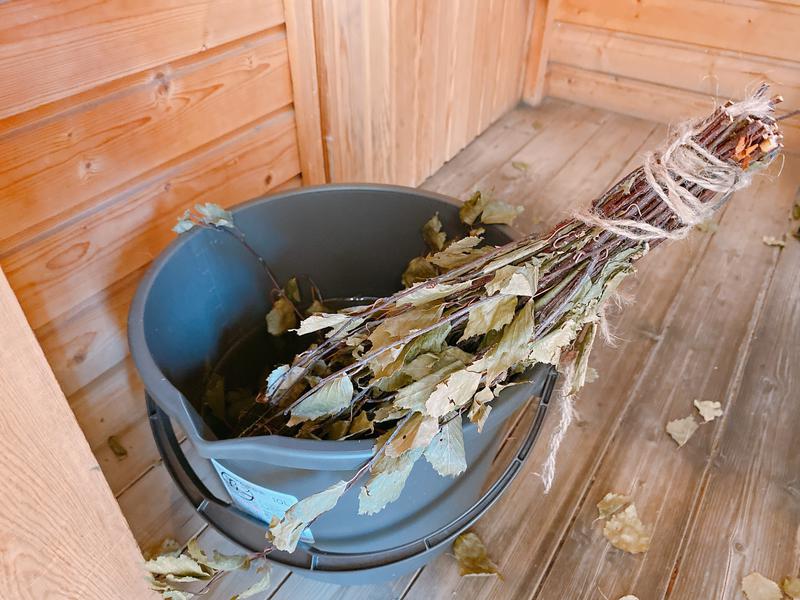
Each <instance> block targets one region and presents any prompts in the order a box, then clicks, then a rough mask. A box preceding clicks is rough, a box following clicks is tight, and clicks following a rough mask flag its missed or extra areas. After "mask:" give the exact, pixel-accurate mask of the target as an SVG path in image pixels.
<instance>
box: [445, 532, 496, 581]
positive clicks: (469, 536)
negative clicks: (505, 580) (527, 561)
mask: <svg viewBox="0 0 800 600" xmlns="http://www.w3.org/2000/svg"><path fill="white" fill-rule="evenodd" d="M453 554H454V555H455V557H456V560H457V561H458V572H459V575H461V576H462V577H465V576H467V575H499V571H498V570H497V565H496V564H494V562H492V559H491V558H489V554H488V553H487V552H486V546H484V545H483V542H482V541H481V538H479V537H478V535H477V534H475V533H472V532H471V531H470V532H467V533H462V534H461V535H459V536H458V537H457V538H456V540H455V541H454V542H453Z"/></svg>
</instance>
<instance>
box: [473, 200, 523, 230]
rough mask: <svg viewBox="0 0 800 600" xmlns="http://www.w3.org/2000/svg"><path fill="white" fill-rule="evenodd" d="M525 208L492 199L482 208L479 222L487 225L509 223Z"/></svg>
mask: <svg viewBox="0 0 800 600" xmlns="http://www.w3.org/2000/svg"><path fill="white" fill-rule="evenodd" d="M524 210H525V209H524V208H523V207H522V206H514V205H513V204H507V203H506V202H500V201H499V200H492V201H491V202H488V203H487V204H486V206H485V207H484V208H483V212H482V213H481V223H485V224H487V225H493V224H501V223H502V224H504V225H511V224H512V223H513V222H514V219H516V218H517V217H518V216H519V215H520V213H522V211H524Z"/></svg>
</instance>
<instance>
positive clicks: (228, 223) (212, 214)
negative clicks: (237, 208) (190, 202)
mask: <svg viewBox="0 0 800 600" xmlns="http://www.w3.org/2000/svg"><path fill="white" fill-rule="evenodd" d="M194 209H195V210H196V211H197V212H198V213H199V214H200V217H201V219H202V221H203V223H206V224H207V225H214V226H216V227H230V228H232V227H233V214H231V212H230V211H228V210H225V209H224V208H222V207H221V206H220V205H219V204H213V203H211V202H206V203H205V204H195V206H194Z"/></svg>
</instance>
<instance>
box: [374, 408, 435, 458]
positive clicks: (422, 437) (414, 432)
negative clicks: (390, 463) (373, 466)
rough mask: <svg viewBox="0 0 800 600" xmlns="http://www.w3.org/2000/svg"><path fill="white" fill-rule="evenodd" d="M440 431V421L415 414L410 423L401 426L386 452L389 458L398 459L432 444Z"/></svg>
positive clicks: (409, 420)
mask: <svg viewBox="0 0 800 600" xmlns="http://www.w3.org/2000/svg"><path fill="white" fill-rule="evenodd" d="M438 431H439V419H437V418H435V417H431V416H428V415H423V414H422V413H414V414H413V415H412V416H411V418H410V419H408V421H406V422H405V423H403V424H402V425H400V427H399V429H398V430H397V434H396V435H395V436H394V439H393V440H392V441H391V442H389V445H388V446H386V448H385V450H384V455H385V456H386V457H388V458H397V457H398V456H400V455H401V454H405V453H406V452H408V451H410V450H414V449H417V448H422V449H423V450H424V449H425V448H427V447H428V444H430V443H431V440H432V439H433V436H435V435H436V433H437V432H438Z"/></svg>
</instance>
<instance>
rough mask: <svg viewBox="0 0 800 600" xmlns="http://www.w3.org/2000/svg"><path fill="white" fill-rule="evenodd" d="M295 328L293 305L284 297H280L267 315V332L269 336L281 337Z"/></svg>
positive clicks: (295, 320)
mask: <svg viewBox="0 0 800 600" xmlns="http://www.w3.org/2000/svg"><path fill="white" fill-rule="evenodd" d="M295 327H297V315H296V314H295V312H294V305H293V304H292V303H291V302H290V301H289V299H288V298H286V296H280V297H279V298H278V299H277V300H275V302H274V303H273V304H272V308H271V309H270V311H269V312H268V313H267V331H269V333H270V335H283V334H284V333H286V332H287V331H289V330H290V329H294V328H295Z"/></svg>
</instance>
